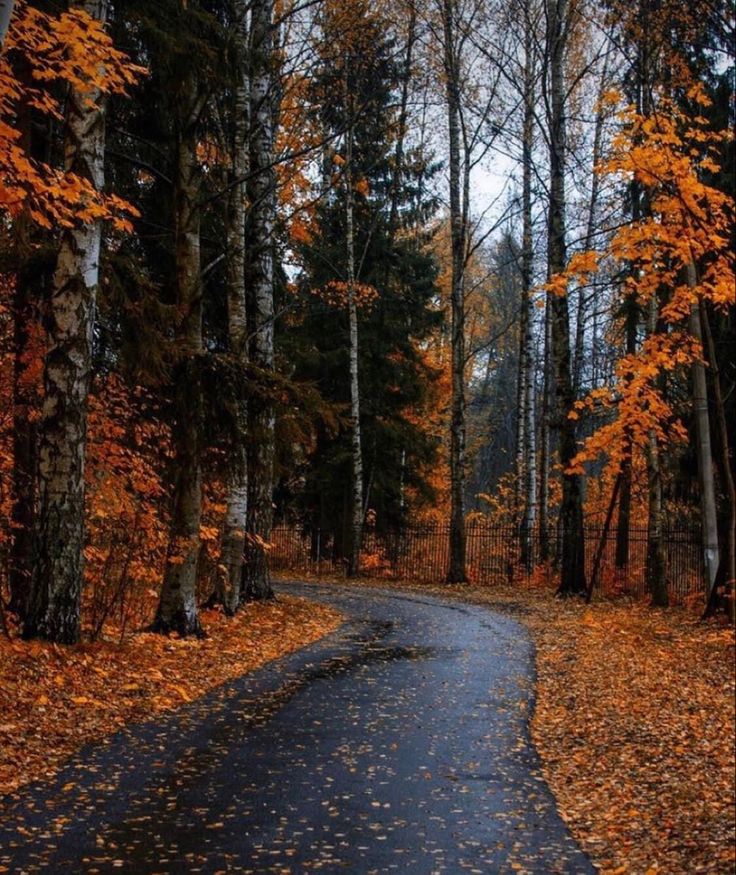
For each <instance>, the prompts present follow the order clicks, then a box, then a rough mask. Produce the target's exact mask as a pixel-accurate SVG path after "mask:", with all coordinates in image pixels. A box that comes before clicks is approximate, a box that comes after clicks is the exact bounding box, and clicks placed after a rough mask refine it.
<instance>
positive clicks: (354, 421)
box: [344, 59, 363, 577]
mask: <svg viewBox="0 0 736 875" xmlns="http://www.w3.org/2000/svg"><path fill="white" fill-rule="evenodd" d="M344 87H345V94H344V100H345V111H346V113H347V115H348V123H347V131H346V133H345V139H346V148H345V245H346V247H347V286H348V323H349V371H350V439H351V463H352V495H351V503H350V555H349V556H348V577H355V576H356V575H357V574H359V573H360V548H361V542H362V534H363V450H362V443H361V433H360V383H359V369H358V368H359V365H358V362H359V360H358V311H357V308H356V304H355V229H354V221H353V206H354V194H353V136H354V128H353V125H354V119H353V107H352V99H351V96H350V94H349V93H348V92H349V85H348V68H347V59H346V66H345V78H344Z"/></svg>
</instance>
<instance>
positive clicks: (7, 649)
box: [0, 596, 342, 796]
mask: <svg viewBox="0 0 736 875" xmlns="http://www.w3.org/2000/svg"><path fill="white" fill-rule="evenodd" d="M341 622H342V616H341V614H340V613H339V612H338V611H336V610H334V609H333V608H330V607H329V606H326V605H318V604H314V603H312V602H309V601H305V600H304V599H300V598H293V597H290V596H280V597H279V599H278V601H276V602H269V603H266V604H253V603H251V604H248V605H247V606H246V608H245V609H244V610H242V611H241V612H239V613H238V615H237V616H236V617H235V618H233V619H228V618H226V617H225V616H224V615H223V614H221V613H219V612H217V611H205V612H203V615H202V623H203V625H204V627H205V629H206V630H207V634H208V637H207V638H205V639H203V640H201V641H200V640H196V639H179V638H176V637H174V636H172V637H164V636H161V635H154V634H152V633H145V632H143V633H139V634H135V635H132V636H130V637H129V638H127V639H126V640H125V641H124V642H123V643H122V644H119V643H117V642H116V641H114V640H101V641H98V642H95V643H88V644H79V645H77V646H74V647H59V646H57V645H53V644H46V643H41V642H38V641H32V642H22V641H20V640H18V639H17V638H10V639H8V638H5V637H2V636H0V796H2V795H4V794H6V793H9V792H12V791H13V790H16V789H17V788H18V787H20V786H22V785H23V784H27V783H30V782H31V781H36V780H39V779H45V778H49V777H51V776H53V775H54V773H55V772H56V771H57V770H58V768H59V766H61V764H62V763H63V762H64V760H65V759H67V758H68V757H69V756H70V755H71V754H72V753H73V752H74V751H75V750H77V749H78V748H80V747H82V746H83V745H84V744H86V743H88V742H91V741H96V740H98V739H99V738H101V737H103V736H105V735H108V734H110V733H112V732H114V731H116V730H117V729H120V728H121V727H122V726H125V725H126V724H129V723H134V722H137V721H141V720H145V719H147V718H149V717H151V716H152V715H155V714H159V713H161V712H164V711H170V710H173V709H175V708H177V707H179V706H180V705H182V704H183V703H185V702H190V701H192V700H193V699H196V698H198V697H199V696H201V695H203V694H204V693H206V692H207V691H208V690H211V689H212V688H214V687H217V686H219V685H220V684H222V683H224V682H225V681H227V680H230V679H231V678H235V677H238V676H240V675H242V674H245V673H246V672H250V671H253V670H254V669H256V668H259V667H260V666H262V665H263V664H264V663H266V662H269V661H270V660H272V659H276V658H278V657H280V656H284V655H286V654H287V653H291V652H292V651H294V650H297V649H299V648H301V647H305V646H306V645H308V644H311V643H312V642H314V641H316V640H318V639H319V638H321V637H322V636H324V635H326V634H328V633H329V632H331V631H333V630H334V629H336V628H337V627H338V626H339V625H340V624H341Z"/></svg>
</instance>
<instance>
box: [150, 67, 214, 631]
mask: <svg viewBox="0 0 736 875" xmlns="http://www.w3.org/2000/svg"><path fill="white" fill-rule="evenodd" d="M186 85H187V91H188V93H187V97H188V99H189V111H188V112H187V113H186V114H184V117H183V118H182V119H181V122H180V124H181V129H180V131H179V134H178V137H179V142H178V144H177V151H178V154H177V166H176V180H175V181H176V185H175V192H174V222H175V229H174V233H175V258H176V284H177V301H178V308H179V314H180V320H181V321H180V324H179V327H178V336H177V346H178V354H179V375H178V385H177V399H176V400H177V428H176V431H175V434H174V444H175V448H176V487H175V494H174V509H173V513H172V518H171V532H170V537H169V551H168V557H167V561H166V569H165V571H164V580H163V585H162V588H161V596H160V599H159V605H158V611H157V614H156V619H155V620H154V622H153V626H152V629H153V630H154V631H156V632H164V633H168V632H178V633H179V634H180V635H183V636H186V635H202V634H203V633H202V627H201V625H200V621H199V614H198V610H197V589H196V586H197V565H198V562H199V552H200V546H201V544H200V536H199V526H200V519H201V514H202V472H201V463H200V435H199V431H200V421H199V420H200V416H199V411H200V409H201V387H200V385H199V378H198V374H197V373H196V370H197V361H198V358H199V357H200V356H201V354H202V351H203V348H202V289H201V269H202V265H201V253H200V207H199V192H200V167H199V162H198V160H197V143H198V116H199V110H200V108H201V103H200V101H201V97H200V96H199V95H198V94H197V91H198V88H197V82H196V80H195V79H194V78H193V77H190V79H189V81H188V82H187V83H186Z"/></svg>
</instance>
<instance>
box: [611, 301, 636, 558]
mask: <svg viewBox="0 0 736 875" xmlns="http://www.w3.org/2000/svg"><path fill="white" fill-rule="evenodd" d="M625 306H626V353H627V355H633V354H634V353H635V352H636V329H637V326H638V323H639V306H638V304H637V303H636V301H635V300H634V299H633V298H631V297H629V298H628V299H627V301H626V304H625ZM624 442H625V443H624V449H623V459H622V461H621V472H620V482H621V486H620V498H619V504H618V520H617V521H616V560H615V561H616V568H626V566H627V565H628V564H629V538H630V534H631V469H632V458H631V454H632V450H633V447H632V442H631V437H630V435H629V433H628V431H627V432H626V434H625V435H624Z"/></svg>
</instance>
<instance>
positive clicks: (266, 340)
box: [244, 0, 276, 600]
mask: <svg viewBox="0 0 736 875" xmlns="http://www.w3.org/2000/svg"><path fill="white" fill-rule="evenodd" d="M273 11H274V6H273V2H272V0H256V2H254V3H253V4H252V5H251V43H250V51H251V57H250V64H251V69H250V161H251V170H250V182H249V186H248V191H249V200H250V214H249V244H250V250H249V259H250V290H249V294H250V310H251V312H250V317H249V318H250V344H249V345H250V360H251V362H252V364H253V365H254V366H255V367H257V368H259V369H261V370H262V371H263V372H264V373H266V374H267V373H268V372H269V371H273V369H274V345H273V331H274V303H273V280H274V218H275V209H276V179H275V174H274V166H273V163H274V113H275V112H276V105H275V97H276V79H275V56H274V23H273ZM275 425H276V421H275V416H274V411H273V404H272V402H271V401H270V400H269V397H268V393H264V394H262V395H261V396H259V397H256V398H254V399H253V400H252V401H251V403H250V405H249V410H248V430H249V440H248V460H247V461H248V487H247V495H248V509H247V528H246V531H247V537H246V542H247V543H246V551H247V562H246V565H245V580H244V595H245V597H246V598H248V599H256V600H260V599H268V598H272V597H273V590H272V589H271V580H270V572H269V566H268V549H267V548H268V542H269V540H270V537H271V525H272V519H273V506H272V502H273V496H272V493H273V465H274V452H275V446H274V442H275Z"/></svg>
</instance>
